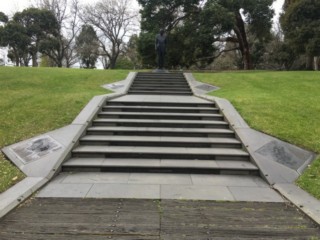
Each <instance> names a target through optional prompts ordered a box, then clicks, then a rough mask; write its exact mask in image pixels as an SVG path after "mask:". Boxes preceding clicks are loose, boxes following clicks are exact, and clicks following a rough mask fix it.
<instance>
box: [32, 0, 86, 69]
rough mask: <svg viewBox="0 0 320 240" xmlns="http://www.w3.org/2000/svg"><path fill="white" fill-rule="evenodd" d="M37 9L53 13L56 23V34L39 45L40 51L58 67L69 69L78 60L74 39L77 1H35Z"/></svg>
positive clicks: (78, 29) (76, 27)
mask: <svg viewBox="0 0 320 240" xmlns="http://www.w3.org/2000/svg"><path fill="white" fill-rule="evenodd" d="M37 1H38V7H40V8H42V9H47V10H49V11H51V12H52V13H53V15H54V16H55V17H56V19H57V21H58V33H57V34H55V35H52V36H50V38H48V39H46V41H43V42H42V43H41V45H40V50H41V52H42V53H43V54H45V55H47V56H48V57H49V58H50V59H51V61H53V62H55V64H56V65H57V66H58V67H62V66H65V67H71V66H72V65H73V64H75V63H76V62H77V61H78V59H77V55H76V52H75V38H76V36H77V35H78V34H79V32H80V30H81V27H80V19H79V16H78V15H79V12H80V7H79V6H80V4H79V0H37Z"/></svg>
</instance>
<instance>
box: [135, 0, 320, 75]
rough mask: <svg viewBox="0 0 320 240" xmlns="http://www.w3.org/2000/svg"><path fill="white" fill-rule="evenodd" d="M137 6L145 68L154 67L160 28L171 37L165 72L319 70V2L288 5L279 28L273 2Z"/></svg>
mask: <svg viewBox="0 0 320 240" xmlns="http://www.w3.org/2000/svg"><path fill="white" fill-rule="evenodd" d="M138 2H139V4H140V5H141V7H142V9H141V33H140V36H139V40H138V50H139V54H140V56H141V61H142V65H143V66H144V67H155V66H156V63H155V59H156V56H155V52H154V51H153V48H154V36H155V34H156V33H157V31H159V29H161V28H165V29H166V32H167V34H168V42H169V48H168V52H167V59H166V63H167V68H175V69H179V68H184V69H185V68H187V69H188V68H194V69H245V70H250V69H287V70H290V69H315V70H317V69H318V67H319V57H318V56H320V52H319V47H320V44H319V34H320V29H319V26H320V22H319V21H320V1H316V0H290V1H289V0H287V1H285V4H284V7H283V10H284V12H283V14H282V15H281V19H280V20H281V21H280V23H281V24H280V25H279V26H278V29H274V28H272V18H273V16H274V12H273V10H272V8H271V6H272V3H273V2H274V1H273V0H241V1H238V0H206V1H204V0H162V1H158V0H138ZM305 59H306V61H304V60H305ZM312 63H313V64H312Z"/></svg>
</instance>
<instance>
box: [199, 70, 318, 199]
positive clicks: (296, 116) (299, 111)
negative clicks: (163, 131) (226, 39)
mask: <svg viewBox="0 0 320 240" xmlns="http://www.w3.org/2000/svg"><path fill="white" fill-rule="evenodd" d="M194 75H195V77H196V79H197V80H200V81H203V82H206V83H210V84H212V85H216V86H219V87H221V90H219V91H216V92H212V93H211V94H210V95H214V96H217V97H222V98H226V99H228V100H229V101H231V102H232V104H233V105H234V106H235V107H236V109H237V110H238V111H239V112H240V113H241V115H242V117H243V118H244V119H245V120H246V121H247V122H248V124H249V125H250V126H251V127H252V128H254V129H257V130H259V131H262V132H264V133H267V134H270V135H272V136H276V137H278V138H280V139H282V140H284V141H287V142H290V143H292V144H295V145H298V146H301V147H303V148H305V149H309V150H311V151H314V152H316V153H318V154H319V153H320V72H265V71H252V72H222V73H197V74H194ZM297 183H298V185H299V186H301V187H302V188H303V189H305V190H306V191H308V192H309V193H311V194H312V195H314V196H315V197H317V198H318V199H320V159H317V160H316V161H315V162H314V163H313V164H312V166H310V167H309V168H308V170H307V171H306V172H305V173H304V174H303V175H302V176H301V177H300V178H299V180H298V181H297Z"/></svg>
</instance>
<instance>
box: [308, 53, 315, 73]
mask: <svg viewBox="0 0 320 240" xmlns="http://www.w3.org/2000/svg"><path fill="white" fill-rule="evenodd" d="M313 63H314V62H313V56H310V55H309V56H307V58H306V70H313Z"/></svg>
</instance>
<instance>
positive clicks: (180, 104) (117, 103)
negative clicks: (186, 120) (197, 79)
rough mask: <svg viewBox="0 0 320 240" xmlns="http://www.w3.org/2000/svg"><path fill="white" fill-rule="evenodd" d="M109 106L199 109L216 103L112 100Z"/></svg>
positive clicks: (213, 105)
mask: <svg viewBox="0 0 320 240" xmlns="http://www.w3.org/2000/svg"><path fill="white" fill-rule="evenodd" d="M107 106H139V107H140V106H144V107H168V108H169V107H189V108H190V107H191V108H199V107H206V108H211V107H215V103H212V102H210V103H209V102H208V103H192V102H191V103H187V102H128V101H119V100H111V101H109V102H107Z"/></svg>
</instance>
